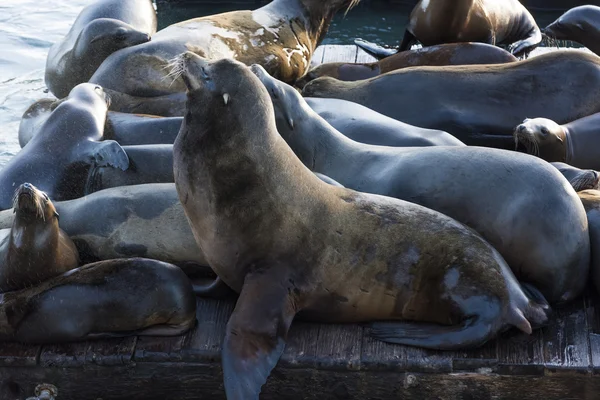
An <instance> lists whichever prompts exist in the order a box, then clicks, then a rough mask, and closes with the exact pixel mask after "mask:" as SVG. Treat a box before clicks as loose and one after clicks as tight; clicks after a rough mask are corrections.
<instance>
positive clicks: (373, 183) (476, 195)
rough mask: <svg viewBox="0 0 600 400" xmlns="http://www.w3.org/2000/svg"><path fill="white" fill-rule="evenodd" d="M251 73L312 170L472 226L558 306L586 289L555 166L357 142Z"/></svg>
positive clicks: (496, 154)
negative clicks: (267, 95)
mask: <svg viewBox="0 0 600 400" xmlns="http://www.w3.org/2000/svg"><path fill="white" fill-rule="evenodd" d="M253 71H254V73H255V74H256V75H257V76H258V77H259V79H260V80H261V81H262V83H263V84H264V85H265V87H267V89H268V90H267V91H268V93H269V94H271V99H272V102H273V103H274V104H275V107H274V108H275V119H276V122H277V130H278V132H279V133H280V134H281V136H282V137H283V138H284V139H285V141H286V142H287V143H288V145H290V147H291V148H292V150H293V151H294V153H295V154H296V155H297V156H298V157H299V158H300V160H301V161H302V162H303V163H304V164H305V165H306V166H307V167H308V168H309V169H310V170H312V171H318V172H321V173H324V174H326V175H327V176H330V177H331V178H333V179H335V180H336V181H338V182H339V183H341V184H342V185H344V186H345V187H347V188H350V189H354V190H359V191H361V192H367V193H375V194H380V195H385V196H392V197H396V198H399V199H402V200H405V201H410V202H412V203H416V204H420V205H422V206H425V207H428V208H431V209H432V210H436V211H439V212H441V213H444V214H445V215H448V216H449V217H451V218H454V219H456V220H457V221H459V222H462V223H464V224H465V225H468V226H470V227H471V228H473V229H475V230H476V231H477V232H479V233H480V234H481V235H482V236H483V237H484V238H485V239H486V240H488V241H489V242H490V243H491V244H492V245H493V246H494V247H495V248H496V249H497V250H498V251H499V252H500V254H502V256H503V257H504V259H505V260H506V261H507V262H508V264H509V265H510V266H511V267H512V268H513V272H514V273H515V275H516V276H517V278H519V279H520V280H523V281H525V282H530V283H533V284H534V285H535V286H536V287H538V288H539V289H540V290H541V292H542V293H543V294H544V296H545V297H546V298H547V299H548V300H549V301H550V302H561V301H568V300H572V299H574V298H575V297H577V296H578V295H579V294H580V293H581V292H582V290H583V288H584V285H585V282H583V281H582V280H581V279H578V276H581V275H582V274H586V273H587V271H588V268H589V238H588V236H589V235H588V232H587V228H586V224H587V222H586V216H585V211H584V210H583V208H582V207H581V204H580V202H579V201H578V199H577V195H576V193H575V191H574V190H573V188H572V187H571V186H570V185H569V183H568V182H567V180H566V179H565V178H564V177H563V176H562V175H561V174H560V173H559V172H558V170H557V169H556V168H554V167H552V166H551V165H549V164H548V163H546V162H545V161H542V160H540V159H537V158H535V157H532V156H529V155H526V154H522V153H517V152H512V151H510V152H509V151H503V150H497V149H488V148H483V147H474V146H463V147H447V146H432V147H405V148H402V147H387V146H372V145H366V144H363V143H358V142H355V141H352V140H350V139H348V138H347V137H345V136H344V135H342V134H341V133H339V132H338V131H337V130H335V129H334V128H333V127H331V126H330V125H329V124H327V123H326V122H325V121H324V120H323V119H322V118H320V117H319V116H318V115H316V114H315V113H314V112H312V111H311V110H310V108H309V107H306V106H304V107H299V106H297V104H298V103H303V102H304V100H303V98H302V97H301V96H300V95H299V94H298V92H297V91H296V90H294V89H293V88H292V87H291V86H289V85H286V84H285V83H283V82H279V81H277V80H275V79H273V78H272V77H270V76H269V75H268V74H266V72H265V71H264V70H263V69H261V68H260V67H258V66H253ZM273 88H277V90H275V91H274V90H273ZM274 92H275V93H277V96H273V93H274ZM280 92H283V93H285V96H283V95H281V94H280ZM282 99H285V101H282ZM290 119H291V120H293V121H294V124H293V127H292V126H291V125H289V123H288V122H287V121H288V120H290ZM432 166H435V167H432ZM517 171H518V172H517ZM482 172H485V173H482ZM482 204H485V207H483V206H482ZM517 205H518V206H517ZM550 210H552V212H550ZM559 210H560V211H559ZM573 271H578V273H577V274H573Z"/></svg>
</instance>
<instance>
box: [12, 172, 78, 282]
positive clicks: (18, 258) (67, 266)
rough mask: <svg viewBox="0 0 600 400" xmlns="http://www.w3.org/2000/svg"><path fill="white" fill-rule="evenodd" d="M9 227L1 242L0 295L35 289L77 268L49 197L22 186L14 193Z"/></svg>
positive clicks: (73, 247)
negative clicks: (44, 282)
mask: <svg viewBox="0 0 600 400" xmlns="http://www.w3.org/2000/svg"><path fill="white" fill-rule="evenodd" d="M13 212H14V214H15V216H14V220H13V222H12V227H11V228H10V230H9V231H8V232H6V231H5V232H3V236H4V237H3V238H2V239H1V240H0V260H1V264H0V292H7V291H12V290H19V289H24V288H27V287H30V286H34V285H37V284H39V283H40V282H43V281H45V280H47V279H50V278H53V277H55V276H58V275H60V274H62V273H63V272H66V271H69V270H71V269H73V268H77V267H78V266H79V254H78V253H77V249H76V248H75V245H74V244H73V242H72V241H71V239H69V237H68V236H67V235H66V234H65V233H64V232H63V231H62V230H61V229H60V228H59V226H58V213H57V212H56V209H55V208H54V205H53V204H52V201H50V199H49V198H48V196H47V195H46V194H45V193H44V192H41V191H39V190H38V189H37V188H36V187H35V186H33V185H30V184H29V183H24V184H22V185H20V186H19V188H18V189H17V190H16V192H15V196H14V204H13Z"/></svg>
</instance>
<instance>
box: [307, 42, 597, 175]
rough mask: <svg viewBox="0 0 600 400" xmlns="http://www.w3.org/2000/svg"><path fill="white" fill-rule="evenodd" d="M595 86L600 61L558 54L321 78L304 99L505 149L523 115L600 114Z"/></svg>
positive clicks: (567, 117)
mask: <svg viewBox="0 0 600 400" xmlns="http://www.w3.org/2000/svg"><path fill="white" fill-rule="evenodd" d="M565 71H569V79H564V74H565ZM598 86H600V58H599V57H598V56H596V55H594V54H589V53H586V52H583V51H566V50H563V51H555V52H551V53H547V54H542V55H540V56H537V57H533V58H530V59H528V60H525V61H521V62H516V63H508V64H496V65H464V66H447V67H413V68H406V69H401V70H398V71H392V72H388V73H387V74H384V75H380V76H377V77H375V78H371V79H367V80H364V81H357V82H342V81H339V80H337V79H334V78H327V77H326V78H319V79H315V80H314V81H312V82H310V83H308V84H307V85H306V86H305V87H304V90H303V91H302V94H303V96H305V97H324V98H336V99H344V100H349V101H354V102H356V103H359V104H362V105H364V106H366V107H368V108H370V109H372V110H375V111H377V112H380V113H382V114H384V115H387V116H388V117H391V118H394V119H397V120H399V121H402V122H405V123H407V124H411V125H415V126H420V127H423V128H430V129H440V130H443V131H446V132H448V133H451V134H452V135H454V136H456V137H457V138H458V139H459V140H461V141H462V142H463V143H465V144H467V145H470V146H488V147H497V148H503V149H507V150H510V149H513V148H514V139H513V137H512V133H513V131H514V128H515V126H517V125H518V124H519V123H521V121H523V119H525V118H527V117H528V116H531V115H536V116H539V117H544V118H551V119H553V120H555V121H556V122H558V123H561V124H563V123H567V122H570V121H574V120H576V119H579V118H583V117H585V116H588V115H591V114H594V113H597V112H600V102H598V101H597V93H596V90H595V88H596V87H598ZM398 88H402V90H399V89H398ZM557 161H559V160H557ZM584 168H587V167H584Z"/></svg>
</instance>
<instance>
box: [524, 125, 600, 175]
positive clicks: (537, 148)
mask: <svg viewBox="0 0 600 400" xmlns="http://www.w3.org/2000/svg"><path fill="white" fill-rule="evenodd" d="M599 124H600V113H596V114H593V115H589V116H587V117H584V118H580V119H576V120H574V121H572V122H569V123H566V124H564V125H559V124H557V123H556V122H554V121H553V120H551V119H548V118H533V119H529V118H526V119H525V120H524V121H523V123H521V124H519V125H518V126H517V127H516V128H515V130H514V133H513V135H514V138H515V142H516V143H522V144H523V145H524V146H525V148H526V149H527V152H528V153H529V154H533V155H535V156H538V157H540V158H543V159H544V160H546V161H549V162H552V161H561V162H565V163H567V164H569V165H572V166H574V167H577V168H584V169H596V170H597V169H600V157H599V156H600V153H599V152H598V151H597V150H596V148H597V144H598V140H599V139H600V129H599V126H600V125H599ZM596 153H598V154H596Z"/></svg>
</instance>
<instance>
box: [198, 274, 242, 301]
mask: <svg viewBox="0 0 600 400" xmlns="http://www.w3.org/2000/svg"><path fill="white" fill-rule="evenodd" d="M190 281H191V282H192V288H193V289H194V294H195V295H196V296H200V297H209V298H213V299H222V298H225V297H228V296H229V295H231V294H233V293H234V292H233V290H231V288H230V287H229V286H227V284H226V283H225V282H223V281H222V280H221V278H219V277H217V278H216V279H214V280H213V281H210V282H209V283H208V284H207V283H205V281H206V279H204V280H199V279H197V278H196V279H194V278H191V279H190Z"/></svg>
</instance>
